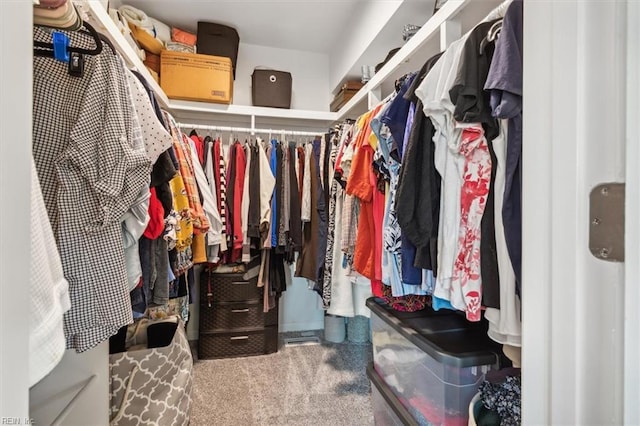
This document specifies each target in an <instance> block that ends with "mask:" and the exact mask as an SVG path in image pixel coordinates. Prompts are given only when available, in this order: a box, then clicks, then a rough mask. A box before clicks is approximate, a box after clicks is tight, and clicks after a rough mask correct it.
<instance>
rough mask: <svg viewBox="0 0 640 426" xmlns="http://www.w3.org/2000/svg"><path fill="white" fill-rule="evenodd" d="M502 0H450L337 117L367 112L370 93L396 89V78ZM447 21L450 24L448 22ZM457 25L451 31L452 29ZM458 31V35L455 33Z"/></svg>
mask: <svg viewBox="0 0 640 426" xmlns="http://www.w3.org/2000/svg"><path fill="white" fill-rule="evenodd" d="M501 3H502V0H483V1H474V0H448V1H447V2H446V3H445V4H444V5H443V6H442V7H441V8H440V9H439V10H438V11H437V12H436V13H435V14H434V15H433V16H432V17H431V18H430V19H429V20H428V21H427V22H426V23H425V24H424V25H423V26H422V28H420V30H419V31H418V32H417V33H416V34H415V35H414V36H413V37H411V39H409V40H408V41H407V42H406V43H405V44H404V46H402V48H401V49H400V50H399V51H398V52H397V53H396V54H395V55H394V56H393V57H392V58H391V59H390V60H389V61H388V62H387V63H386V64H385V65H384V66H383V67H382V68H381V69H380V71H378V72H377V73H376V74H375V75H374V76H373V77H372V78H371V80H369V81H368V82H367V84H365V85H364V86H363V87H362V89H360V90H359V91H358V93H356V94H355V95H354V96H353V98H351V99H350V100H349V101H348V102H347V103H346V104H345V105H344V106H343V107H342V108H340V110H339V111H338V112H337V115H338V120H342V119H345V118H356V116H358V115H360V114H362V113H364V112H366V111H367V110H368V109H369V107H370V106H371V105H369V97H370V94H376V96H374V97H373V98H374V99H379V98H380V97H385V96H386V95H388V94H389V93H391V92H392V91H393V86H394V84H393V83H394V82H395V80H396V79H397V78H399V77H400V76H402V75H404V74H406V73H407V72H411V71H417V70H419V69H420V67H421V66H422V65H423V64H424V62H426V61H427V60H428V59H429V58H430V57H431V56H433V55H434V54H436V53H438V52H440V51H442V50H444V49H445V48H446V47H447V45H448V43H449V41H451V40H450V36H451V35H453V39H455V38H459V37H460V34H464V33H466V32H467V31H469V30H471V29H472V28H473V27H474V26H475V25H476V24H478V23H479V22H481V21H482V20H483V19H484V18H486V17H487V15H488V14H490V13H491V11H492V10H494V9H495V8H496V7H497V6H498V5H500V4H501ZM447 24H451V25H449V26H447ZM452 28H453V29H454V30H453V31H451V29H452ZM456 31H457V33H458V35H457V36H456V35H455V32H456Z"/></svg>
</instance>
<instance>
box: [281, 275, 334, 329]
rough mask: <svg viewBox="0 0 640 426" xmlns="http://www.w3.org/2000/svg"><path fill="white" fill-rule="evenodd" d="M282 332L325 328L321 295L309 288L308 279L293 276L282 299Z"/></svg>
mask: <svg viewBox="0 0 640 426" xmlns="http://www.w3.org/2000/svg"><path fill="white" fill-rule="evenodd" d="M279 314H280V319H279V322H278V325H279V327H278V328H279V330H280V332H287V331H304V330H320V329H324V310H323V309H322V302H321V301H320V296H319V295H318V293H316V292H315V291H313V290H311V289H309V286H308V285H307V280H306V279H304V278H293V281H292V283H291V285H290V286H288V287H287V291H285V292H284V293H283V294H282V298H281V299H280V312H279Z"/></svg>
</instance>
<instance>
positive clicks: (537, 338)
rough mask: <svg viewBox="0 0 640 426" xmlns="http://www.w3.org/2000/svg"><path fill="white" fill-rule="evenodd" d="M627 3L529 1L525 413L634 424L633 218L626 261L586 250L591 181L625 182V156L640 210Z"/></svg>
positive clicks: (543, 420) (539, 418)
mask: <svg viewBox="0 0 640 426" xmlns="http://www.w3.org/2000/svg"><path fill="white" fill-rule="evenodd" d="M633 3H634V1H633V0H628V1H625V0H620V1H615V2H611V1H607V0H599V1H592V2H580V1H576V0H573V1H562V2H557V1H550V0H527V1H526V2H525V5H524V6H525V13H524V58H523V59H524V91H523V97H524V99H523V101H524V103H523V111H524V123H523V209H522V210H523V264H522V275H523V301H522V302H523V303H522V306H523V309H522V310H523V314H522V317H523V354H522V366H523V373H522V374H523V389H522V395H523V423H524V424H532V425H538V424H558V425H572V424H621V423H623V422H627V423H628V424H639V422H638V421H634V420H637V419H638V418H639V417H638V410H639V408H638V403H637V401H638V400H640V399H639V398H638V382H640V377H639V374H638V359H640V355H639V354H640V352H639V351H638V342H639V341H640V336H639V335H638V330H640V326H639V324H640V322H639V321H638V313H637V312H635V311H632V310H631V309H630V308H635V307H637V306H638V303H640V300H639V299H638V288H637V287H638V286H637V283H634V284H635V286H625V272H626V276H627V277H630V278H632V277H638V274H639V273H640V272H639V271H638V269H637V268H638V265H640V258H639V257H638V253H639V252H640V251H639V250H638V246H637V242H638V240H639V239H640V238H638V237H640V232H639V230H638V227H637V226H633V227H627V234H626V240H627V259H628V261H627V262H626V264H622V263H611V262H605V261H602V260H598V259H596V258H594V257H593V256H592V255H591V254H590V252H589V250H588V232H589V193H590V191H591V189H592V188H593V187H594V186H595V185H597V184H598V183H603V182H624V181H625V168H627V170H628V171H629V172H630V173H629V176H628V179H629V180H630V182H629V184H628V185H629V186H628V188H633V190H632V191H629V190H627V217H634V218H638V214H639V213H640V208H639V207H638V205H639V204H640V203H638V199H637V198H638V196H639V195H638V185H637V182H638V176H637V173H638V169H639V168H640V155H639V153H638V149H637V137H636V140H635V141H631V139H630V138H629V137H627V135H637V134H638V128H637V126H638V121H640V120H638V117H639V115H638V106H637V100H638V98H639V97H640V94H637V92H638V90H637V87H638V86H637V85H638V82H637V81H633V82H632V81H631V80H632V79H633V78H632V77H634V78H635V79H636V80H637V76H638V75H639V73H638V71H637V70H638V66H637V49H638V46H639V45H640V44H638V37H637V28H636V29H632V28H631V29H630V32H629V33H627V22H629V23H635V24H634V25H635V26H636V27H637V22H638V11H637V9H638V4H637V3H636V4H633ZM627 12H632V13H631V14H629V15H627ZM632 16H635V18H633V17H632ZM633 19H635V21H634V20H633ZM629 26H630V27H632V25H629ZM631 30H633V34H632V31H631ZM632 49H635V50H636V51H634V52H633V54H634V55H635V56H636V58H635V65H634V66H635V68H631V67H629V68H628V67H627V66H628V63H629V65H631V63H632V62H633V60H631V59H630V60H628V59H627V57H628V56H629V55H630V54H631V52H632ZM633 73H635V74H633ZM631 89H633V90H634V92H629V90H631ZM628 93H629V94H628ZM630 93H636V94H637V95H636V96H635V116H633V115H632V111H633V110H634V107H633V105H631V106H632V107H631V108H630V104H629V103H628V101H630V99H629V98H633V97H634V96H631V95H630ZM627 116H629V117H630V118H629V119H628V120H627ZM634 132H635V133H634ZM634 143H635V144H636V146H634V147H632V145H633V144H634ZM632 148H633V149H632ZM626 150H629V151H628V152H626V153H625V151H626ZM626 154H633V156H632V155H626ZM634 174H635V176H634ZM632 179H635V180H634V181H632ZM632 185H633V186H632ZM631 193H633V194H631ZM627 222H629V221H627ZM634 225H637V224H634ZM631 256H635V258H634V260H633V261H630V260H631ZM630 263H633V265H630ZM625 269H626V270H625ZM625 309H626V316H625ZM636 309H637V308H636ZM625 363H626V365H625Z"/></svg>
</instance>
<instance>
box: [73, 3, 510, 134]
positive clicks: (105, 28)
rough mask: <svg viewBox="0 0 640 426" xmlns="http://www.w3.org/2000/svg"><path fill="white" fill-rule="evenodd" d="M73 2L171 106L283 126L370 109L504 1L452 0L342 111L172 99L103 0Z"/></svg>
mask: <svg viewBox="0 0 640 426" xmlns="http://www.w3.org/2000/svg"><path fill="white" fill-rule="evenodd" d="M75 2H76V4H79V5H80V6H81V8H82V10H84V11H86V12H87V13H88V14H89V15H90V18H91V19H90V22H91V23H92V24H94V25H95V26H96V29H97V30H98V31H100V32H103V33H104V34H105V35H106V36H107V37H109V39H110V40H111V41H112V42H113V44H114V46H115V47H116V49H117V50H118V52H119V53H120V54H121V55H122V56H123V57H124V58H125V60H126V61H127V62H128V63H129V65H130V66H132V67H134V68H135V69H137V70H138V71H139V72H140V73H142V74H143V76H144V77H145V78H146V79H147V81H148V82H149V84H150V85H151V87H152V88H153V90H154V92H155V93H156V97H157V98H158V100H159V102H160V103H161V104H162V105H163V107H164V108H167V109H169V110H170V112H172V113H174V114H178V115H180V116H183V117H184V116H188V115H190V114H191V115H193V116H194V117H195V116H198V117H200V118H201V119H202V120H206V121H209V120H210V119H211V118H214V117H215V118H217V117H225V118H226V119H229V120H236V121H238V120H243V121H247V120H250V123H251V126H252V127H256V119H258V120H261V121H264V122H270V123H278V124H282V125H283V126H289V125H291V126H294V127H295V126H300V125H306V126H309V127H325V126H329V125H331V124H333V123H335V122H336V121H339V120H343V119H345V118H356V117H357V116H358V115H360V114H362V113H363V112H365V111H367V109H369V108H370V106H371V105H370V104H372V103H375V101H379V100H380V99H381V98H383V97H385V96H386V95H388V94H390V93H391V92H392V91H393V83H394V81H395V80H396V79H397V78H399V77H400V76H402V75H403V74H406V73H407V72H410V71H416V70H418V69H420V67H421V66H422V64H423V63H424V62H425V61H426V60H427V59H429V58H430V57H431V56H433V55H434V54H436V53H438V52H440V51H442V50H444V49H445V48H446V47H447V46H448V44H449V43H450V42H451V41H452V40H453V39H455V38H458V37H460V35H461V34H463V33H466V32H467V31H469V30H470V29H472V28H473V27H474V26H475V25H476V24H478V23H479V22H481V21H482V20H483V19H484V18H486V17H487V15H488V14H490V13H491V12H492V10H495V8H496V7H497V6H498V5H500V4H501V3H502V0H482V1H477V0H448V1H447V2H446V3H445V4H444V5H443V6H442V7H441V8H440V9H439V10H438V12H436V13H435V14H434V15H433V16H431V17H430V18H429V19H428V20H427V22H426V23H425V24H424V25H423V26H422V28H421V29H420V30H419V31H418V32H417V33H416V34H415V35H414V36H413V37H412V38H411V39H410V40H408V41H407V42H406V43H405V44H404V45H403V46H402V48H401V49H400V50H399V51H398V52H397V53H396V54H395V55H394V56H393V57H392V58H391V59H390V60H389V61H388V62H387V63H386V64H385V65H384V66H383V67H382V69H380V70H379V72H378V73H376V74H375V75H374V76H373V77H372V78H371V80H369V82H368V83H367V84H366V85H365V86H364V87H363V88H362V89H360V91H358V93H357V94H356V95H355V96H354V97H353V98H352V99H350V100H349V102H347V103H346V104H345V105H344V106H343V107H342V108H341V109H340V110H339V111H338V112H328V111H310V110H296V109H279V108H264V107H254V106H245V105H221V104H212V103H205V102H189V101H179V100H173V99H169V98H167V96H166V94H165V93H164V91H163V90H162V88H161V87H160V85H159V84H157V83H156V82H155V80H154V79H153V78H152V77H151V74H150V73H149V72H148V70H147V68H146V67H145V66H144V64H143V63H142V61H141V60H140V58H139V57H138V56H137V55H136V52H135V51H134V49H133V48H132V47H131V46H130V45H129V44H128V43H127V41H126V40H125V38H124V36H123V35H122V34H121V33H120V31H119V30H118V28H117V27H116V25H115V23H114V22H113V21H112V20H111V18H110V16H109V14H108V13H107V11H106V9H105V6H104V5H103V2H102V1H100V0H75Z"/></svg>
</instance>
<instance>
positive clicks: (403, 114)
mask: <svg viewBox="0 0 640 426" xmlns="http://www.w3.org/2000/svg"><path fill="white" fill-rule="evenodd" d="M415 77H416V74H415V73H414V74H411V75H410V76H408V77H407V78H406V80H405V81H404V83H403V84H402V86H401V87H400V90H398V94H397V95H396V97H395V98H394V99H393V100H392V101H391V103H390V104H389V106H388V107H387V109H386V110H385V112H384V113H383V114H382V117H381V118H380V121H382V122H383V123H384V124H386V125H387V127H388V128H389V130H390V131H391V136H393V141H394V145H393V148H392V149H391V158H393V159H394V160H396V161H397V162H399V163H400V162H401V161H400V157H402V152H404V151H403V150H402V145H403V144H402V142H403V141H406V138H403V135H404V134H405V133H406V129H407V125H406V124H407V117H408V114H409V107H410V104H411V102H410V101H408V100H406V99H405V98H404V94H405V93H406V92H407V90H408V89H409V87H410V86H411V83H412V82H413V79H414V78H415ZM411 117H412V118H413V116H411ZM409 129H411V127H409ZM398 151H400V152H398Z"/></svg>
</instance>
